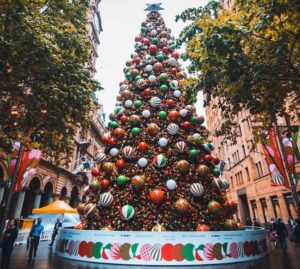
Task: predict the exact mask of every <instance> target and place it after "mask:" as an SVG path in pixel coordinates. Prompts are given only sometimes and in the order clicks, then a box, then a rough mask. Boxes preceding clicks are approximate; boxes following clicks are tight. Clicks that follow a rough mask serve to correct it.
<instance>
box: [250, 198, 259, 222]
mask: <svg viewBox="0 0 300 269" xmlns="http://www.w3.org/2000/svg"><path fill="white" fill-rule="evenodd" d="M250 203H251V207H252V213H253V218H256V219H257V220H258V218H257V216H258V214H257V204H256V201H255V200H251V201H250Z"/></svg>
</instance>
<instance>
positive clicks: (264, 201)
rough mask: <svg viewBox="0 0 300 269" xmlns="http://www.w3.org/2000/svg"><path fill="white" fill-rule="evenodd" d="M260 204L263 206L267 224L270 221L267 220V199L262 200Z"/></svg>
mask: <svg viewBox="0 0 300 269" xmlns="http://www.w3.org/2000/svg"><path fill="white" fill-rule="evenodd" d="M260 204H261V208H262V212H263V215H264V221H265V223H267V222H268V219H267V215H268V207H267V202H266V199H265V198H261V199H260Z"/></svg>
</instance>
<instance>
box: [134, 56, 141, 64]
mask: <svg viewBox="0 0 300 269" xmlns="http://www.w3.org/2000/svg"><path fill="white" fill-rule="evenodd" d="M133 61H134V62H135V63H136V64H139V63H140V62H141V61H142V59H141V58H140V57H135V58H134V59H133Z"/></svg>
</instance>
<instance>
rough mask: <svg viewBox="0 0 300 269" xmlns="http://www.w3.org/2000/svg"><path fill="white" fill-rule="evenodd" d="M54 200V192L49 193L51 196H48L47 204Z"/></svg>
mask: <svg viewBox="0 0 300 269" xmlns="http://www.w3.org/2000/svg"><path fill="white" fill-rule="evenodd" d="M53 201H54V194H53V193H52V194H49V198H48V202H47V204H48V205H49V204H52V203H53Z"/></svg>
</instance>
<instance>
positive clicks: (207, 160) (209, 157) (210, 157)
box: [203, 154, 213, 163]
mask: <svg viewBox="0 0 300 269" xmlns="http://www.w3.org/2000/svg"><path fill="white" fill-rule="evenodd" d="M212 160H213V156H211V155H210V154H205V155H204V156H203V161H205V162H208V163H210V162H211V161H212Z"/></svg>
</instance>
